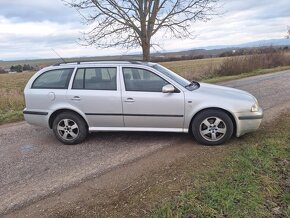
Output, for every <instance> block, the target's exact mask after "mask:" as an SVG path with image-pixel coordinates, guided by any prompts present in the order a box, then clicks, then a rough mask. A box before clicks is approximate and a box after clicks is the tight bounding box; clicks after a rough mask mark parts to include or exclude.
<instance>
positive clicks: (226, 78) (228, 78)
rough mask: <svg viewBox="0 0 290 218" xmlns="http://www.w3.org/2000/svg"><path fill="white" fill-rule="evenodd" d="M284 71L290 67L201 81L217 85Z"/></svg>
mask: <svg viewBox="0 0 290 218" xmlns="http://www.w3.org/2000/svg"><path fill="white" fill-rule="evenodd" d="M284 70H290V66H283V67H274V68H269V69H257V70H254V71H252V72H250V73H242V74H239V75H233V76H213V77H208V78H204V79H202V80H201V81H202V82H205V83H219V82H225V81H230V80H236V79H242V78H246V77H251V76H258V75H263V74H267V73H275V72H279V71H284Z"/></svg>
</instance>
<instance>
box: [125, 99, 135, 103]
mask: <svg viewBox="0 0 290 218" xmlns="http://www.w3.org/2000/svg"><path fill="white" fill-rule="evenodd" d="M125 102H135V100H134V99H133V98H127V99H126V100H125Z"/></svg>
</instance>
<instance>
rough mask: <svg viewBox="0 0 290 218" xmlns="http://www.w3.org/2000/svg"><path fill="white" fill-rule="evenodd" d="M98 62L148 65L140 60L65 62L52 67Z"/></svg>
mask: <svg viewBox="0 0 290 218" xmlns="http://www.w3.org/2000/svg"><path fill="white" fill-rule="evenodd" d="M100 62H109V63H116V62H128V63H131V64H144V63H148V62H146V61H142V60H87V61H72V62H66V63H63V62H62V63H56V64H54V65H53V66H60V65H66V64H74V65H76V64H83V63H84V64H96V63H100Z"/></svg>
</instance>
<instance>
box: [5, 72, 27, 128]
mask: <svg viewBox="0 0 290 218" xmlns="http://www.w3.org/2000/svg"><path fill="white" fill-rule="evenodd" d="M32 75H33V73H32V72H24V73H17V74H16V73H15V74H0V96H1V97H0V124H3V123H6V122H11V121H18V120H22V119H23V116H22V110H23V108H24V98H23V89H24V87H25V84H26V83H27V81H28V79H29V78H30V77H31V76H32Z"/></svg>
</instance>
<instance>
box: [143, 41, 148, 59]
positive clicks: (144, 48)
mask: <svg viewBox="0 0 290 218" xmlns="http://www.w3.org/2000/svg"><path fill="white" fill-rule="evenodd" d="M142 51H143V61H150V43H148V42H145V43H143V45H142Z"/></svg>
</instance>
